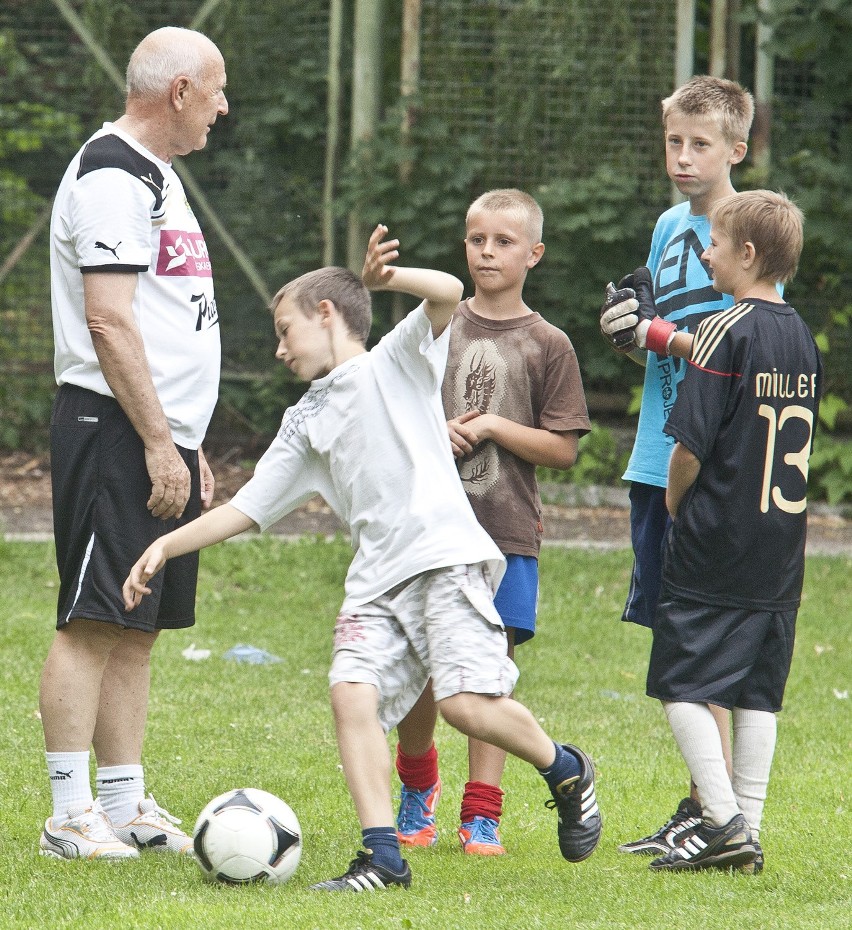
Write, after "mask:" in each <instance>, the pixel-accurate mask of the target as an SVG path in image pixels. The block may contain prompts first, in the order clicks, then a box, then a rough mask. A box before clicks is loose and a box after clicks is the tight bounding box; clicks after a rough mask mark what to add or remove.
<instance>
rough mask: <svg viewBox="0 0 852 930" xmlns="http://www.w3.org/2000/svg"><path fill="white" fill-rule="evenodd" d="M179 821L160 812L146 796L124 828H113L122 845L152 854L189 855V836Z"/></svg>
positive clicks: (161, 810)
mask: <svg viewBox="0 0 852 930" xmlns="http://www.w3.org/2000/svg"><path fill="white" fill-rule="evenodd" d="M179 824H180V820H178V819H177V817H172V815H171V814H170V813H169V812H168V811H166V810H163V808H162V807H160V806H159V805H158V804H157V802H156V801H155V800H154V795H152V794H149V795H148V797H147V798H144V799H143V800H141V801H140V802H139V814H138V815H137V816H136V817H134V818H133V820H131V821H130V822H129V823H126V824H124V825H123V826H116V825H115V824H113V825H112V828H113V830H114V831H115V835H116V836H117V837H118V838H119V839H120V840H121V841H122V842H124V843H127V844H128V845H129V846H133V847H134V848H138V849H151V850H153V851H154V852H173V853H178V855H181V856H190V855H192V837H191V836H187V834H186V833H184V832H183V830H181V829H180V827H179Z"/></svg>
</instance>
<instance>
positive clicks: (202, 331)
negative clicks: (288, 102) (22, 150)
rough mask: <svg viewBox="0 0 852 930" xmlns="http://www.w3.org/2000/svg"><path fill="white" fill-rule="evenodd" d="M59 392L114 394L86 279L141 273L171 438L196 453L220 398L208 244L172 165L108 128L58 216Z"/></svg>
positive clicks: (53, 259)
mask: <svg viewBox="0 0 852 930" xmlns="http://www.w3.org/2000/svg"><path fill="white" fill-rule="evenodd" d="M50 266H51V300H52V308H53V328H54V340H55V355H54V370H55V375H56V382H57V384H60V385H61V384H75V385H78V386H79V387H83V388H87V389H88V390H91V391H95V392H97V393H98V394H106V395H108V396H112V391H111V390H110V388H109V385H108V384H107V382H106V380H105V378H104V376H103V374H102V372H101V368H100V364H99V362H98V358H97V355H96V353H95V349H94V346H93V344H92V339H91V336H90V334H89V330H88V327H87V325H86V314H85V307H84V302H83V276H84V275H85V274H86V273H87V272H124V273H128V272H129V273H136V274H138V283H137V287H136V294H135V296H134V299H133V315H134V319H135V321H136V325H137V326H138V327H139V331H140V333H141V334H142V341H143V344H144V346H145V355H146V358H147V360H148V365H149V367H150V369H151V376H152V378H153V382H154V387H155V389H156V392H157V397H158V398H159V400H160V403H161V405H162V407H163V412H164V413H165V415H166V419H167V420H168V423H169V426H170V428H171V432H172V438H173V439H174V441H175V443H176V444H177V445H180V446H182V447H184V448H187V449H195V448H197V447H198V446H199V445H200V444H201V442H202V440H203V439H204V434H205V432H206V430H207V426H208V423H209V422H210V417H211V416H212V414H213V408H214V406H215V405H216V398H217V396H218V393H219V370H220V354H221V350H220V344H219V316H218V312H217V308H216V299H215V297H214V293H213V272H212V269H211V265H210V256H209V255H208V253H207V246H206V244H205V242H204V236H203V235H202V232H201V229H200V227H199V225H198V221H197V220H196V218H195V216H194V214H193V212H192V209H191V208H190V206H189V203H188V202H187V199H186V194H185V193H184V189H183V185H182V184H181V182H180V178H179V177H178V176H177V174H176V173H175V171H174V169H173V168H172V166H171V165H170V164H167V163H166V162H163V161H161V160H160V159H158V158H157V157H156V156H155V155H153V154H152V153H151V152H149V151H148V150H147V149H146V148H144V147H143V146H142V145H140V144H139V143H138V142H137V141H136V140H135V139H133V137H132V136H129V135H127V133H124V132H122V131H121V130H120V129H117V128H116V127H115V126H113V125H112V124H111V123H105V124H104V126H103V128H102V129H100V130H99V131H98V132H96V133H95V134H94V135H93V136H92V137H91V138H90V139H89V141H88V142H87V143H86V144H85V145H84V146H83V147H82V149H81V150H80V151H79V152H78V153H77V155H76V157H75V158H74V159H73V161H72V162H71V164H70V165H69V166H68V169H67V171H66V172H65V176H64V177H63V179H62V183H61V184H60V186H59V191H58V193H57V195H56V200H55V203H54V206H53V216H52V218H51V249H50Z"/></svg>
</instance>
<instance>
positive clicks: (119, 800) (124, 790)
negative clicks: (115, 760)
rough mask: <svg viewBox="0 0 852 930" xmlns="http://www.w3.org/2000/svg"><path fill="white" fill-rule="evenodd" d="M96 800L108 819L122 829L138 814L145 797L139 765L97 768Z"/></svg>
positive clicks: (143, 779)
mask: <svg viewBox="0 0 852 930" xmlns="http://www.w3.org/2000/svg"><path fill="white" fill-rule="evenodd" d="M97 785H98V800H99V801H100V802H101V804H102V805H103V808H104V810H105V811H106V813H107V816H108V817H109V819H110V820H111V821H112V822H113V823H114V824H115V825H116V826H117V827H123V826H124V825H125V824H127V823H130V821H131V820H133V818H134V817H136V816H138V814H139V802H140V801H141V800H142V799H143V798H144V797H145V776H144V774H143V771H142V766H141V765H109V766H98V771H97Z"/></svg>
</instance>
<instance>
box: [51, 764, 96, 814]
mask: <svg viewBox="0 0 852 930" xmlns="http://www.w3.org/2000/svg"><path fill="white" fill-rule="evenodd" d="M44 755H45V758H46V759H47V776H48V778H49V779H50V793H51V794H52V795H53V819H54V820H55V821H56V822H57V823H62V822H64V821H66V820H67V819H68V808H69V807H91V805H92V785H91V783H90V781H89V752H88V750H87V751H86V752H46V753H45V754H44Z"/></svg>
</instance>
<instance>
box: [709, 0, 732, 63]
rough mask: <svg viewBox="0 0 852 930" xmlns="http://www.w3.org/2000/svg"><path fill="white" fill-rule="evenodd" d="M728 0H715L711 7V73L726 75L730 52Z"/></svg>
mask: <svg viewBox="0 0 852 930" xmlns="http://www.w3.org/2000/svg"><path fill="white" fill-rule="evenodd" d="M727 31H728V0H713V3H712V6H711V8H710V74H712V75H713V76H714V77H724V75H725V70H726V67H727V63H726V59H727V52H728V43H727V35H726V34H727Z"/></svg>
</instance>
